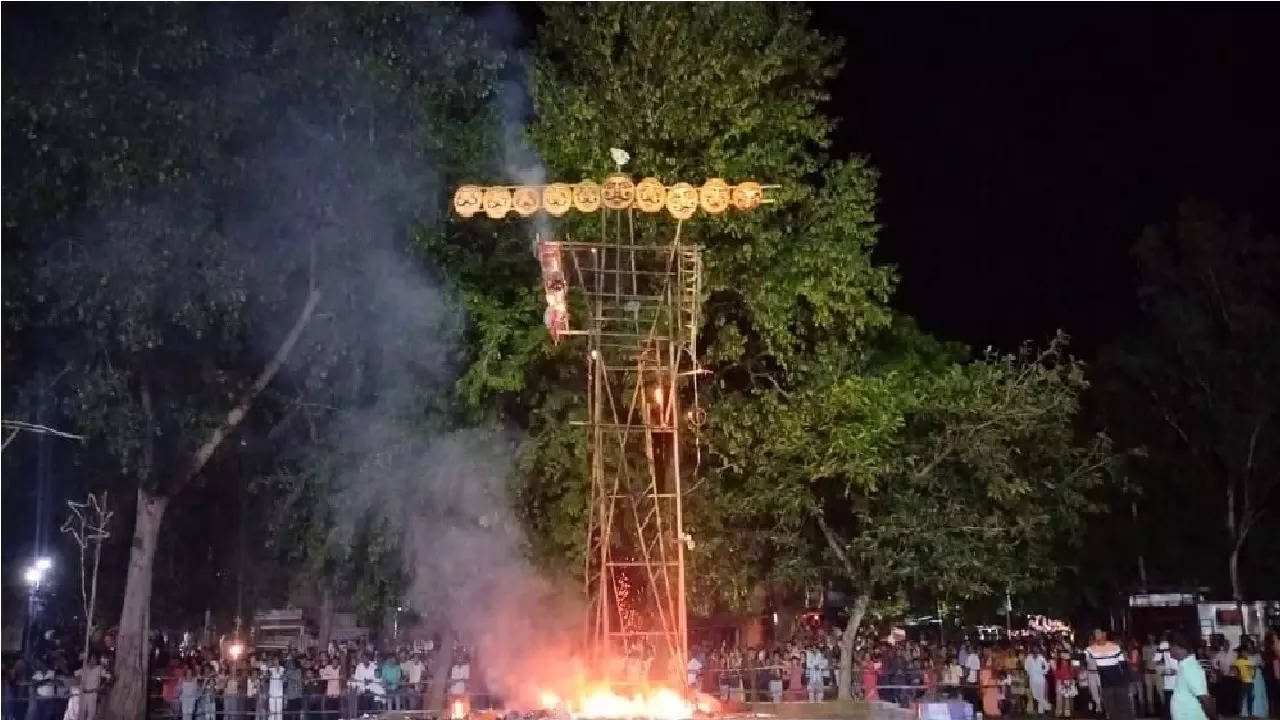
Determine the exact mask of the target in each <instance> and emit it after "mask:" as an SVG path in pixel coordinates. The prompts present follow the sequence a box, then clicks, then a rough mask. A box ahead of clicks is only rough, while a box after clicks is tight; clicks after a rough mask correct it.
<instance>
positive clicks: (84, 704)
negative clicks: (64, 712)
mask: <svg viewBox="0 0 1280 720" xmlns="http://www.w3.org/2000/svg"><path fill="white" fill-rule="evenodd" d="M76 677H77V678H79V680H80V717H79V720H94V719H95V718H96V717H97V716H98V693H100V692H101V691H102V681H103V678H104V677H106V671H105V670H104V669H103V668H102V666H101V665H99V664H98V657H97V656H96V655H90V656H89V659H88V661H87V662H86V663H85V664H84V667H82V668H80V669H79V670H77V671H76Z"/></svg>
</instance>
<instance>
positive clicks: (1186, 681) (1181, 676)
mask: <svg viewBox="0 0 1280 720" xmlns="http://www.w3.org/2000/svg"><path fill="white" fill-rule="evenodd" d="M1169 654H1170V655H1172V656H1173V659H1174V660H1177V661H1178V677H1177V680H1176V681H1175V683H1174V686H1173V697H1172V698H1171V699H1170V701H1169V715H1170V717H1171V718H1172V720H1218V710H1217V707H1216V706H1215V705H1214V702H1213V698H1212V697H1210V695H1209V684H1208V683H1207V682H1206V681H1205V677H1204V668H1203V667H1201V666H1200V661H1199V660H1197V659H1196V656H1195V653H1194V652H1192V651H1191V648H1190V647H1188V643H1187V640H1186V638H1185V637H1183V635H1182V633H1180V632H1172V633H1169Z"/></svg>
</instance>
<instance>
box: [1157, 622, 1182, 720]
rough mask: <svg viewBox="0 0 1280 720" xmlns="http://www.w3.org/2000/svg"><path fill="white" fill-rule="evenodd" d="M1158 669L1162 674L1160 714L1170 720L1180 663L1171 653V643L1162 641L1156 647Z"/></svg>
mask: <svg viewBox="0 0 1280 720" xmlns="http://www.w3.org/2000/svg"><path fill="white" fill-rule="evenodd" d="M1155 664H1156V668H1157V669H1158V670H1159V673H1160V705H1161V708H1160V712H1161V713H1162V714H1163V717H1164V718H1165V720H1168V718H1169V703H1170V702H1172V698H1173V690H1174V687H1175V686H1176V685H1177V681H1178V661H1177V659H1175V658H1174V657H1173V654H1172V653H1171V652H1170V651H1169V643H1168V641H1166V640H1161V641H1160V644H1159V645H1157V646H1156V654H1155Z"/></svg>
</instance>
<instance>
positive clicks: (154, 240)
mask: <svg viewBox="0 0 1280 720" xmlns="http://www.w3.org/2000/svg"><path fill="white" fill-rule="evenodd" d="M86 12H87V14H85V13H86ZM246 17H247V16H244V15H236V14H234V13H230V12H229V11H226V9H222V10H219V9H209V8H204V7H195V6H163V7H161V6H137V7H135V8H132V9H123V10H122V9H119V8H103V7H97V6H93V7H91V8H90V9H89V10H88V11H83V10H81V11H77V13H76V14H69V15H66V16H59V20H60V22H61V23H62V24H64V25H65V26H66V29H67V32H66V33H65V37H66V38H67V43H68V50H67V52H66V53H65V54H62V55H60V56H59V57H58V58H57V59H56V61H55V62H53V63H52V64H51V65H50V67H49V68H47V71H45V72H43V73H38V74H33V75H31V76H30V77H23V78H20V79H19V80H16V81H14V82H13V84H12V85H10V84H9V82H8V81H9V73H6V103H5V112H6V117H5V120H6V122H5V129H6V138H5V140H6V142H5V149H6V158H5V161H6V178H12V177H24V178H28V179H30V181H29V182H23V183H12V182H6V184H5V197H4V200H5V208H4V210H5V223H6V233H5V244H6V260H12V262H6V266H5V272H6V282H5V286H4V287H5V306H6V316H7V317H6V319H7V321H8V322H7V324H6V328H5V330H6V346H8V347H13V342H14V341H17V342H18V343H19V344H20V345H22V346H25V347H28V348H32V349H33V351H34V352H33V353H32V354H30V355H28V356H25V357H21V356H15V357H13V358H12V363H11V364H10V360H11V357H10V356H6V363H7V367H6V370H10V369H11V368H14V369H20V370H21V371H24V372H25V371H30V370H31V369H32V368H34V367H39V366H40V365H41V364H46V365H48V366H50V367H56V368H58V370H59V371H64V370H65V372H66V374H67V376H68V380H67V381H66V382H64V383H63V384H62V385H60V386H59V387H61V388H63V393H62V395H61V397H60V398H59V400H60V401H61V406H62V409H63V412H64V413H65V415H66V418H67V420H68V421H69V423H70V424H71V425H72V426H74V427H76V428H77V429H78V430H79V431H80V432H82V433H83V434H85V435H86V436H88V437H89V438H90V440H91V442H90V450H89V451H88V452H92V453H94V457H95V458H96V462H97V464H96V465H94V467H95V468H96V471H97V472H99V473H100V474H101V475H102V476H104V477H106V478H118V479H119V480H120V482H121V483H123V484H125V485H127V486H129V487H130V488H131V489H132V491H133V492H134V493H135V494H136V517H135V520H134V537H133V543H132V547H131V549H130V562H129V569H128V578H127V585H126V589H125V598H124V602H123V612H122V615H121V620H120V627H119V635H118V649H117V681H116V687H115V690H114V691H113V693H112V697H111V705H110V707H109V714H110V716H111V717H116V718H133V717H137V716H138V715H139V714H141V713H142V709H143V703H144V700H145V690H146V681H145V678H146V661H147V646H146V638H147V632H148V626H149V608H150V602H151V583H152V563H153V559H154V557H155V551H156V546H157V542H158V538H159V531H160V527H161V522H162V520H163V518H164V515H165V511H166V508H167V507H169V505H170V504H171V503H172V501H173V499H174V498H176V497H179V496H181V495H182V494H183V491H184V490H185V489H186V488H188V487H189V486H191V485H192V484H193V483H195V482H198V481H199V480H200V476H201V472H202V470H204V469H205V468H206V467H208V464H209V462H210V460H211V458H213V457H214V455H215V453H218V452H219V451H220V450H221V451H225V450H226V448H227V446H229V445H230V447H232V448H234V447H236V445H235V444H229V443H227V442H226V440H227V439H228V438H229V437H231V436H232V435H233V434H234V433H235V432H236V431H237V430H238V429H240V428H242V427H243V426H244V425H245V424H246V421H247V420H248V422H250V423H252V424H253V425H254V426H255V427H257V428H260V429H262V430H263V432H264V433H265V434H266V435H267V436H268V437H270V436H271V433H272V431H274V430H275V429H276V428H278V427H280V426H282V425H291V424H295V423H296V425H297V426H300V427H304V428H307V427H311V426H313V424H314V422H316V421H317V420H318V419H323V418H317V417H315V416H313V415H309V414H308V412H309V410H313V409H315V408H316V407H321V408H324V407H330V406H331V405H329V404H327V403H325V402H316V401H317V399H323V400H326V401H332V403H336V404H339V405H343V404H348V403H354V402H361V401H367V398H368V396H369V394H371V393H374V394H376V393H389V392H395V391H398V390H402V389H403V388H395V387H390V384H391V383H392V382H394V381H398V380H401V379H403V378H404V377H405V375H404V374H403V373H400V372H398V369H389V368H387V367H386V366H384V365H383V364H381V363H380V360H382V359H383V358H385V357H389V356H392V355H393V354H394V353H395V348H397V347H400V346H407V345H411V344H414V343H419V344H418V345H417V346H415V347H414V348H413V349H414V351H415V352H416V353H417V356H418V357H419V358H420V361H421V362H422V363H423V364H424V365H426V366H428V367H429V368H430V370H428V372H435V371H436V370H435V369H436V368H445V367H447V362H446V360H447V355H448V349H447V345H445V344H444V343H440V342H438V332H439V327H438V326H439V325H440V323H441V322H442V321H443V319H444V317H445V316H446V315H447V313H444V312H443V310H441V308H440V305H441V303H442V299H441V297H440V296H439V294H438V293H432V292H425V291H422V290H421V289H420V287H421V286H420V285H419V284H418V283H416V281H415V280H414V279H413V278H412V273H406V272H405V271H403V270H402V264H412V259H413V258H412V256H411V255H409V254H407V253H406V252H404V248H405V246H404V245H399V246H398V247H397V241H402V240H404V239H405V238H406V237H407V234H408V230H409V228H410V224H411V223H412V222H413V221H414V220H415V219H417V220H420V221H421V222H422V224H423V225H424V226H425V227H433V228H437V230H438V231H443V230H441V229H440V226H439V223H438V222H437V221H438V219H439V216H440V210H441V209H442V208H444V207H447V202H448V195H447V193H446V192H445V191H444V190H443V189H442V188H444V187H445V186H446V185H447V184H448V183H449V181H450V179H451V178H452V177H454V176H456V175H457V174H460V173H462V172H464V170H462V169H461V168H459V167H458V166H457V163H458V158H459V157H462V156H465V157H482V156H483V155H484V153H485V151H486V147H490V148H491V147H492V146H491V145H490V146H486V145H485V141H484V138H485V137H488V136H489V135H487V133H489V132H490V130H491V129H492V125H491V124H487V123H486V122H485V118H486V117H487V115H486V112H487V108H488V106H489V101H490V99H491V88H492V81H493V79H494V76H495V74H496V72H497V70H498V68H499V67H500V65H501V61H502V58H501V55H500V54H496V53H494V52H492V51H491V50H490V49H489V47H488V45H487V44H486V43H485V41H484V39H483V37H482V36H481V35H480V34H479V32H478V31H477V30H476V28H475V26H474V24H473V23H472V22H471V21H469V20H468V19H466V18H465V17H463V16H461V15H459V14H458V13H456V12H455V11H453V10H451V9H448V8H438V7H417V8H414V7H404V6H385V7H373V6H362V7H359V8H354V7H351V8H345V7H344V8H339V7H336V6H326V7H301V6H300V7H298V8H294V9H293V10H292V11H291V12H290V14H289V15H288V16H287V17H285V18H283V19H281V20H280V22H279V25H278V27H275V28H269V29H272V30H278V33H277V36H276V38H275V39H274V40H273V41H272V42H270V43H267V44H266V45H265V46H264V45H263V44H262V43H260V42H259V41H260V40H261V31H262V30H263V28H257V27H255V28H246V27H243V24H242V22H240V21H243V20H244V19H245V18H246ZM242 30H243V32H241V31H242ZM10 173H13V174H10ZM11 308H12V309H14V310H15V312H12V313H10V312H8V310H9V309H11ZM395 356H396V357H402V356H403V353H400V354H396V355H395ZM19 374H20V373H19ZM11 377H16V376H11ZM250 419H251V420H250ZM303 420H307V421H310V422H303ZM297 434H298V435H299V436H300V437H301V438H302V439H303V440H307V439H309V437H310V434H309V433H308V432H307V431H302V432H300V433H297Z"/></svg>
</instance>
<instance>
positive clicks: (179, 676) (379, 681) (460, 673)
mask: <svg viewBox="0 0 1280 720" xmlns="http://www.w3.org/2000/svg"><path fill="white" fill-rule="evenodd" d="M453 658H454V660H453V664H452V667H451V668H450V672H449V676H448V680H447V682H448V683H449V684H450V686H451V687H450V688H449V691H450V693H453V694H464V693H466V692H467V690H468V688H467V683H468V682H469V680H470V660H469V658H468V656H467V652H466V651H465V649H463V648H458V649H456V650H455V652H454V655H453ZM434 659H435V653H434V651H432V650H421V649H418V650H413V649H410V648H403V647H402V648H396V649H390V650H385V651H378V650H375V649H374V648H373V647H372V646H369V645H364V646H361V647H356V646H353V645H342V646H340V645H338V644H336V643H331V644H330V645H329V647H328V648H327V650H326V651H324V652H317V651H315V650H311V651H308V652H289V653H270V652H262V653H255V654H253V655H251V656H249V657H248V658H245V660H244V661H243V662H230V663H229V662H227V661H225V660H222V659H220V658H219V657H217V656H216V655H212V656H211V655H210V654H209V653H200V652H191V653H186V654H184V655H182V656H181V657H177V658H174V659H173V660H171V661H170V663H169V665H168V669H167V672H166V674H165V675H163V676H161V677H159V678H158V679H157V680H158V686H159V688H158V690H159V692H158V697H157V698H156V700H157V701H158V703H159V707H160V710H161V713H160V714H162V715H164V716H167V717H175V718H176V717H180V718H182V720H193V719H196V718H198V719H199V720H215V719H216V718H222V717H228V718H229V717H236V716H242V717H251V718H260V719H262V720H304V719H305V718H308V717H314V718H320V717H329V718H338V717H343V718H358V717H363V716H368V715H372V714H376V713H378V712H380V711H382V710H397V711H399V710H405V711H416V710H422V709H424V708H425V707H426V703H427V696H426V693H427V690H428V682H429V679H430V677H431V676H430V668H431V663H432V662H433V661H434ZM154 715H155V713H153V716H154Z"/></svg>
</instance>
